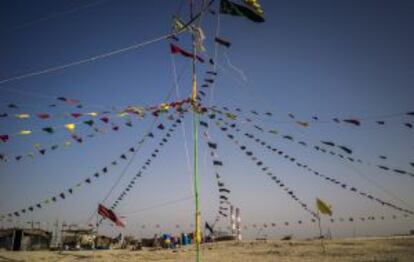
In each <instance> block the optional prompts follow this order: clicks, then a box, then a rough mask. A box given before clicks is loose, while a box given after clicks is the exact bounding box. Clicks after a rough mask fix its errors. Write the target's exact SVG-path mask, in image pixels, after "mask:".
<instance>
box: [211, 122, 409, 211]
mask: <svg viewBox="0 0 414 262" xmlns="http://www.w3.org/2000/svg"><path fill="white" fill-rule="evenodd" d="M218 123H223V124H224V125H225V126H229V128H232V129H234V130H235V131H236V132H242V131H241V130H240V129H239V128H237V126H236V124H229V123H228V122H226V121H224V120H218ZM226 129H227V128H226ZM244 136H245V137H247V138H249V139H250V140H252V141H254V142H256V143H257V144H259V145H260V146H262V147H264V148H266V149H268V150H270V151H271V152H272V153H273V155H276V156H279V157H281V158H282V159H285V160H289V161H290V162H292V163H296V166H297V167H301V168H303V169H305V170H306V171H308V172H309V174H313V175H315V176H317V177H320V178H322V179H324V180H325V181H328V182H330V183H333V184H335V185H337V186H338V187H340V188H342V189H344V190H349V191H350V192H353V193H356V194H359V195H360V196H362V197H364V198H366V199H369V200H371V201H374V202H377V203H379V204H381V205H382V206H388V207H390V208H392V209H394V210H397V211H400V212H403V213H407V214H410V215H413V214H414V212H413V211H411V210H408V209H405V208H402V207H399V206H397V205H395V204H393V203H390V202H387V201H384V200H382V199H380V198H378V197H374V196H373V195H372V194H369V193H366V192H363V191H360V190H359V189H357V188H356V187H354V186H350V185H348V184H346V183H344V182H341V181H339V180H338V179H335V178H331V177H329V176H327V175H324V174H322V173H320V172H318V171H316V170H314V169H313V168H311V167H309V166H308V165H307V164H303V163H300V162H299V161H298V160H297V159H296V158H295V157H292V156H290V155H288V154H286V153H284V152H283V151H280V150H278V149H277V148H275V147H272V146H270V145H268V144H267V143H266V142H265V141H263V140H261V139H260V138H258V137H257V136H255V135H253V134H251V133H248V132H245V133H244Z"/></svg>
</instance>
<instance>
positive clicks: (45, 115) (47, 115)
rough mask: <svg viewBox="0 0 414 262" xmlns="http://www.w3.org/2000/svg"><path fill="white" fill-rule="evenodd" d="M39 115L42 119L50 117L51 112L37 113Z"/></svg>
mask: <svg viewBox="0 0 414 262" xmlns="http://www.w3.org/2000/svg"><path fill="white" fill-rule="evenodd" d="M37 117H38V118H40V119H48V118H49V117H50V115H49V114H44V113H39V114H37Z"/></svg>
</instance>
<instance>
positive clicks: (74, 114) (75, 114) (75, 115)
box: [70, 113, 82, 118]
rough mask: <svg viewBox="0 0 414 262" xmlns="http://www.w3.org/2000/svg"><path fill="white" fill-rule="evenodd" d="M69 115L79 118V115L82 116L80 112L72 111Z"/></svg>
mask: <svg viewBox="0 0 414 262" xmlns="http://www.w3.org/2000/svg"><path fill="white" fill-rule="evenodd" d="M70 115H71V116H73V117H74V118H79V117H81V116H82V114H81V113H72V114H70Z"/></svg>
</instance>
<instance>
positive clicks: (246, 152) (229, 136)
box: [216, 121, 318, 218]
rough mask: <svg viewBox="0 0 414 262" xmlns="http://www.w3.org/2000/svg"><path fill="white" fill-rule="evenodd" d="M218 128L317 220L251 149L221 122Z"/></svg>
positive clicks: (310, 210)
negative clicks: (221, 124)
mask: <svg viewBox="0 0 414 262" xmlns="http://www.w3.org/2000/svg"><path fill="white" fill-rule="evenodd" d="M216 126H217V127H218V129H219V130H221V131H222V132H223V133H224V134H226V137H227V138H228V139H229V140H231V141H232V142H233V143H234V144H235V146H236V147H238V148H239V149H240V150H241V151H242V152H243V153H245V155H246V156H247V157H248V158H249V159H250V160H251V161H252V162H253V163H254V164H255V165H256V166H257V168H258V169H259V170H260V171H261V172H262V173H264V174H265V175H267V176H269V177H270V179H272V180H273V181H274V182H275V183H276V184H277V185H278V186H279V187H280V188H281V189H283V191H284V192H285V193H286V194H287V195H288V196H289V197H290V198H291V199H292V200H294V201H295V202H297V203H298V204H299V205H300V206H301V207H302V209H303V210H305V211H306V212H307V213H309V214H310V215H312V216H313V217H315V218H317V217H318V215H317V214H316V213H315V212H314V211H313V210H312V209H310V208H309V207H308V205H307V204H306V203H305V202H303V201H302V200H301V199H300V198H299V197H298V196H297V195H296V194H295V193H294V191H293V190H292V189H290V188H289V187H288V186H287V185H286V184H285V183H284V182H283V181H282V180H281V179H280V178H279V177H277V176H276V175H274V174H273V172H272V171H271V169H270V167H268V166H266V165H265V163H264V162H263V161H262V160H260V159H258V158H257V156H255V154H254V153H253V151H252V150H249V148H247V146H245V145H242V144H241V143H240V142H239V141H238V140H237V139H236V138H235V137H234V135H233V134H231V133H230V132H229V131H228V128H227V127H224V126H220V122H218V121H217V122H216Z"/></svg>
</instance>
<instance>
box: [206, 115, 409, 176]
mask: <svg viewBox="0 0 414 262" xmlns="http://www.w3.org/2000/svg"><path fill="white" fill-rule="evenodd" d="M211 109H212V110H213V111H214V112H216V113H219V114H221V115H223V116H225V117H226V118H228V119H231V120H235V119H236V118H237V116H238V115H237V114H236V113H230V112H229V109H228V108H227V107H223V108H222V109H223V110H224V111H221V110H220V109H218V108H217V107H212V108H211ZM236 111H238V112H241V110H240V109H236ZM245 120H246V123H248V124H250V125H252V126H253V127H254V128H255V129H256V130H258V131H260V132H262V133H265V132H266V133H269V134H272V135H274V136H276V137H279V138H283V139H285V140H286V141H290V142H292V143H297V144H299V145H300V146H302V147H308V148H311V149H313V150H315V151H318V152H319V153H324V154H326V155H329V156H331V157H337V158H338V159H341V160H344V161H348V162H351V163H358V164H363V165H366V166H374V167H376V168H377V169H380V170H382V171H384V172H385V173H387V174H389V175H399V176H409V177H414V173H413V172H410V171H407V170H405V169H403V168H399V167H389V166H385V165H383V164H375V165H372V164H371V163H370V162H368V161H364V160H362V159H360V158H356V157H353V156H352V154H353V153H354V152H353V151H354V150H352V149H351V148H350V147H349V146H345V145H342V144H339V143H336V142H333V141H330V140H320V143H321V144H322V145H324V146H321V145H315V144H311V143H309V142H307V141H304V140H297V139H295V137H294V136H293V135H291V134H287V133H286V134H283V133H280V131H279V130H278V129H275V128H272V129H266V128H263V127H262V126H260V125H258V124H256V123H253V120H252V119H251V118H247V117H246V118H245ZM326 147H330V148H338V149H340V150H341V151H342V153H338V152H336V150H332V149H327V148H326ZM380 158H381V159H384V156H382V157H380ZM385 158H386V157H385ZM411 164H412V163H410V165H411ZM411 166H414V165H411Z"/></svg>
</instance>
